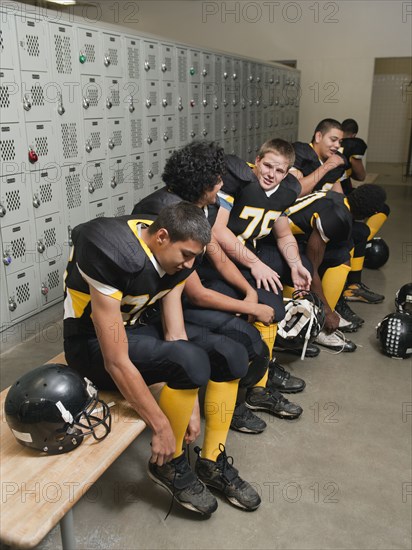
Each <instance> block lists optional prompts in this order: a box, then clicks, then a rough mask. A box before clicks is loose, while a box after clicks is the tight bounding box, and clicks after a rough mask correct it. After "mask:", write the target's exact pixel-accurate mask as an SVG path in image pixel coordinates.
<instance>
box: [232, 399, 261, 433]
mask: <svg viewBox="0 0 412 550" xmlns="http://www.w3.org/2000/svg"><path fill="white" fill-rule="evenodd" d="M230 429H231V430H236V431H237V432H243V433H247V434H260V433H262V432H263V431H264V430H265V429H266V422H265V421H264V420H262V419H261V418H259V417H258V416H256V415H255V414H253V413H252V411H251V410H250V409H248V408H247V407H246V404H245V403H241V404H240V405H237V407H236V408H235V412H234V413H233V417H232V422H231V423H230Z"/></svg>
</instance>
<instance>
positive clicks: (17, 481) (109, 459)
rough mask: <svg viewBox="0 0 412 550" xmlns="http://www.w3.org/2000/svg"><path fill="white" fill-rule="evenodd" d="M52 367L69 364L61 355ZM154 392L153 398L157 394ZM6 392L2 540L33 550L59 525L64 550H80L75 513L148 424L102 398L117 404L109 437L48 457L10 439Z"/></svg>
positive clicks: (0, 455) (0, 452) (111, 396)
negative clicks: (91, 489) (75, 530)
mask: <svg viewBox="0 0 412 550" xmlns="http://www.w3.org/2000/svg"><path fill="white" fill-rule="evenodd" d="M49 362H50V363H66V362H65V360H64V354H63V353H62V354H60V355H58V356H56V357H54V358H53V359H51V360H50V361H49ZM156 386H157V387H156V388H155V390H154V391H152V393H156V391H158V390H159V385H156ZM152 388H153V386H152ZM152 388H151V389H152ZM7 392H8V389H5V390H3V391H2V392H1V395H0V406H1V417H0V420H1V423H0V430H1V431H0V436H1V449H0V479H1V522H0V524H1V525H0V540H1V541H2V542H3V543H5V544H9V545H11V546H17V547H19V548H32V547H33V546H36V544H38V543H39V542H40V541H41V540H42V539H43V538H44V537H45V536H46V535H47V533H48V532H49V531H50V530H51V529H52V528H53V527H54V526H55V525H56V524H57V523H58V522H60V530H61V537H62V544H63V549H64V550H69V549H70V550H71V549H73V548H75V547H76V545H75V536H74V528H73V513H72V507H73V506H74V505H75V504H76V502H77V501H78V500H79V499H80V498H81V497H82V496H83V495H84V494H85V493H86V492H87V490H88V489H90V487H91V486H92V484H93V483H94V482H95V481H97V480H98V479H99V477H100V476H101V475H102V474H103V473H104V472H105V471H106V470H107V468H108V467H109V466H110V465H111V464H112V463H113V462H114V461H115V460H116V459H117V458H118V457H119V456H120V455H121V454H122V453H123V451H124V450H125V449H126V448H127V447H128V446H129V445H130V443H132V441H134V439H136V437H137V436H138V435H139V434H140V433H141V432H142V431H143V430H144V429H145V427H146V424H145V423H144V422H143V420H141V419H140V418H139V417H138V415H137V413H136V412H135V411H134V410H133V409H132V408H131V406H130V405H129V404H128V403H127V402H126V401H125V400H124V399H123V398H122V396H121V394H120V393H117V392H99V394H100V397H101V398H102V399H103V400H104V401H105V402H106V403H108V404H109V403H111V402H114V403H115V404H114V405H113V406H112V407H111V409H110V410H111V414H112V431H111V433H110V434H109V435H108V436H107V437H106V438H105V439H104V440H103V441H101V442H96V441H95V440H94V439H93V437H86V438H85V439H84V441H83V443H82V444H81V445H80V447H79V448H78V449H75V450H74V451H71V452H70V453H65V454H63V455H57V456H45V455H43V454H42V453H40V452H38V451H35V450H33V449H30V448H28V447H23V446H22V445H20V444H19V443H18V442H17V441H16V439H15V438H14V436H13V434H12V433H11V431H10V429H9V427H8V425H7V422H6V419H5V414H4V401H5V398H6V395H7Z"/></svg>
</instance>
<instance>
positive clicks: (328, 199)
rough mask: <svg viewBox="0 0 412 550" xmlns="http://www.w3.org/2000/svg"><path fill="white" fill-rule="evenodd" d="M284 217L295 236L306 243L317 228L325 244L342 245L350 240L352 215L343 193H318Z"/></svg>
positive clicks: (302, 200)
mask: <svg viewBox="0 0 412 550" xmlns="http://www.w3.org/2000/svg"><path fill="white" fill-rule="evenodd" d="M285 214H286V215H287V216H288V218H289V224H290V227H291V230H292V233H293V234H294V235H295V236H296V238H297V239H298V240H299V236H301V238H302V239H303V240H307V239H308V238H309V236H310V234H311V233H312V230H313V229H314V228H315V227H316V228H317V229H318V231H319V233H320V235H321V237H322V239H323V241H324V242H325V243H328V242H335V243H339V242H342V241H346V240H348V239H349V238H350V235H351V232H352V215H351V213H350V210H349V204H348V201H347V200H346V199H345V197H344V195H342V193H336V192H335V191H328V192H325V191H318V192H316V193H311V194H310V195H306V196H305V197H301V198H300V199H298V200H297V201H296V202H295V204H293V205H292V206H291V207H290V208H288V209H287V210H286V212H285Z"/></svg>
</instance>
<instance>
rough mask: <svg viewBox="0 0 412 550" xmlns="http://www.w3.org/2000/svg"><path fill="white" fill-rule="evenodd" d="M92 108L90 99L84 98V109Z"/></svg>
mask: <svg viewBox="0 0 412 550" xmlns="http://www.w3.org/2000/svg"><path fill="white" fill-rule="evenodd" d="M89 107H90V99H89V98H88V97H84V98H83V109H88V108H89Z"/></svg>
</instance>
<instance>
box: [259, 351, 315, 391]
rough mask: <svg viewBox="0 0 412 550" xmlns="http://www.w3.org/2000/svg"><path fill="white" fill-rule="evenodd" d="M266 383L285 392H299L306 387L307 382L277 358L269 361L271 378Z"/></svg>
mask: <svg viewBox="0 0 412 550" xmlns="http://www.w3.org/2000/svg"><path fill="white" fill-rule="evenodd" d="M266 385H267V387H268V388H270V389H272V390H278V391H280V392H283V393H298V392H300V391H303V390H304V389H305V386H306V382H305V381H304V380H302V379H301V378H297V377H296V376H292V375H291V374H290V372H288V371H287V370H285V368H284V367H282V365H281V364H280V363H278V362H277V361H276V359H272V361H271V362H270V363H269V378H268V381H267V384H266Z"/></svg>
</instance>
